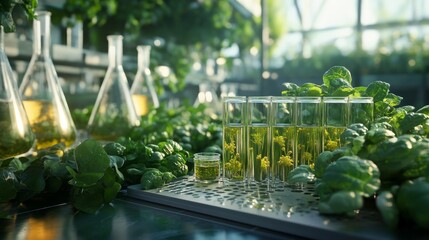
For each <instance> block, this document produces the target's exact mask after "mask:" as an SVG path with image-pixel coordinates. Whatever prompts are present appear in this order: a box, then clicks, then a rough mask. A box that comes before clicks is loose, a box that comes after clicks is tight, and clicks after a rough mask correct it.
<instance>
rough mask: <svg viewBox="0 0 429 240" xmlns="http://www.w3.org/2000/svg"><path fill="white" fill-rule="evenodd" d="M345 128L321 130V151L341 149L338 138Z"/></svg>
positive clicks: (325, 128)
mask: <svg viewBox="0 0 429 240" xmlns="http://www.w3.org/2000/svg"><path fill="white" fill-rule="evenodd" d="M345 129H346V127H329V126H327V127H324V128H323V151H333V150H335V149H337V148H339V147H341V141H340V136H341V133H343V132H344V130H345Z"/></svg>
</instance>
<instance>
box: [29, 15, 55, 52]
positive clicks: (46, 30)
mask: <svg viewBox="0 0 429 240" xmlns="http://www.w3.org/2000/svg"><path fill="white" fill-rule="evenodd" d="M33 31H34V42H33V43H34V46H33V48H34V53H36V54H39V55H40V54H42V55H44V56H49V54H50V47H51V13H50V12H46V11H39V12H37V20H34V22H33Z"/></svg>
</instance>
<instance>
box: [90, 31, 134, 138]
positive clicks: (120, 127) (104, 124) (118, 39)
mask: <svg viewBox="0 0 429 240" xmlns="http://www.w3.org/2000/svg"><path fill="white" fill-rule="evenodd" d="M122 38H123V37H122V36H121V35H109V36H107V40H108V42H109V50H108V52H109V67H108V69H107V72H106V75H105V77H104V80H103V84H102V85H101V88H100V91H99V92H98V96H97V100H96V102H95V105H94V108H93V110H92V112H91V116H90V118H89V122H88V133H89V134H90V136H91V137H92V138H95V139H97V140H101V141H114V140H116V139H117V138H118V137H120V136H125V135H127V134H128V132H129V131H130V130H131V128H132V127H134V126H138V125H139V123H140V121H139V118H138V116H137V114H136V110H135V108H134V104H133V101H132V99H131V94H130V89H129V88H128V81H127V77H126V75H125V72H124V69H123V67H122Z"/></svg>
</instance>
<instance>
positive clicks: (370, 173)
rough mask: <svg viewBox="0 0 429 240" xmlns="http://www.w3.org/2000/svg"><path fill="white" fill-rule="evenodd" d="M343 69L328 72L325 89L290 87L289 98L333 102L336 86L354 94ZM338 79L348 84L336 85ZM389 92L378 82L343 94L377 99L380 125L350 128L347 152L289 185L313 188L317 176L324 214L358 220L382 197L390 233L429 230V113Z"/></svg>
mask: <svg viewBox="0 0 429 240" xmlns="http://www.w3.org/2000/svg"><path fill="white" fill-rule="evenodd" d="M343 68H344V67H334V68H331V69H330V70H328V71H327V72H326V75H324V84H323V85H321V86H318V85H315V84H303V85H302V86H297V85H293V84H285V86H286V89H287V90H286V92H283V94H285V95H294V96H300V95H299V94H303V93H305V92H309V89H311V88H315V89H320V91H319V90H317V91H314V90H312V91H311V92H313V93H314V92H320V93H321V94H320V96H329V94H331V93H332V94H334V93H335V94H336V93H338V91H336V90H334V89H331V90H330V88H331V87H332V86H334V85H335V86H336V87H335V89H341V88H342V87H344V88H345V89H349V82H348V80H346V79H351V78H349V74H348V72H347V71H345V70H344V69H343ZM330 76H332V78H331V77H330ZM338 78H343V80H340V81H337V80H335V79H338ZM331 81H335V84H332V82H331ZM337 83H339V84H337ZM389 88H390V85H389V84H387V83H384V82H380V81H376V82H373V83H371V84H370V85H369V86H368V87H354V88H351V89H349V90H350V91H349V90H347V91H342V92H343V93H346V92H348V93H347V94H352V95H353V96H371V97H373V99H374V107H375V113H376V114H375V119H374V121H373V122H372V123H371V124H367V126H365V125H364V124H362V123H355V124H351V125H349V126H348V127H347V128H346V129H345V130H344V131H343V133H342V134H341V137H340V140H341V147H339V148H337V149H335V150H331V151H325V152H322V153H321V154H319V156H318V157H317V159H316V161H315V165H314V168H311V167H309V166H306V165H304V166H300V167H298V168H296V169H294V170H292V171H291V173H290V175H289V178H288V179H290V181H291V182H293V183H297V182H308V181H310V180H312V179H313V178H314V176H315V177H316V180H315V184H316V192H317V193H318V195H319V196H320V203H319V210H320V212H322V213H326V214H347V215H353V214H356V210H359V209H361V208H363V206H364V204H363V202H364V199H365V198H366V199H368V200H370V199H373V198H372V197H373V196H376V199H375V202H376V207H377V208H378V210H379V212H380V214H381V216H382V218H383V219H384V221H385V222H386V224H387V225H388V226H389V227H391V228H395V227H396V226H397V225H398V224H399V222H401V223H402V222H403V221H408V222H415V223H417V224H418V225H419V226H420V227H421V228H426V229H427V228H429V225H428V221H427V219H428V218H427V217H426V216H427V214H426V212H424V211H420V210H419V209H420V208H421V207H422V206H423V205H424V204H428V201H427V200H428V198H427V194H426V192H425V190H426V188H427V186H426V185H427V180H428V178H429V139H428V136H429V135H428V130H429V128H428V124H429V115H428V111H427V109H429V108H428V107H427V106H424V107H422V108H420V109H418V110H417V111H416V110H415V108H414V107H413V106H402V107H399V106H398V105H399V103H400V102H401V100H402V98H401V97H399V96H396V95H395V94H393V93H390V91H389ZM346 96H347V95H346ZM363 159H365V160H363ZM369 197H371V198H369Z"/></svg>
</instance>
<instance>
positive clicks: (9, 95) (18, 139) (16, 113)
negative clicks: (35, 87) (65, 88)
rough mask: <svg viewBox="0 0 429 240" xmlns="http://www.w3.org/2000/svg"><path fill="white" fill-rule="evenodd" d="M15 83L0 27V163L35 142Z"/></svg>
mask: <svg viewBox="0 0 429 240" xmlns="http://www.w3.org/2000/svg"><path fill="white" fill-rule="evenodd" d="M16 83H17V82H16V79H14V75H13V72H12V68H11V67H10V63H9V60H8V58H7V55H6V53H5V50H4V31H3V26H0V133H1V138H0V161H1V160H4V159H8V158H11V157H15V156H18V155H21V154H23V153H26V152H28V151H29V150H30V149H31V148H32V147H33V145H34V141H35V138H34V134H33V132H32V131H31V127H30V124H29V122H28V119H27V114H26V113H25V110H24V106H23V105H22V101H21V98H20V96H19V94H18V89H17V87H16Z"/></svg>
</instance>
